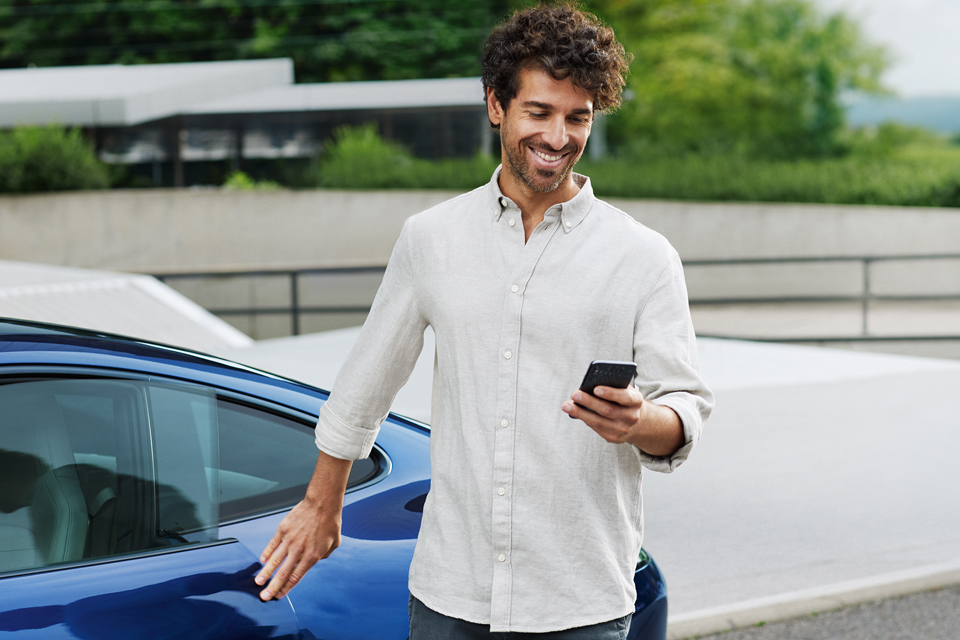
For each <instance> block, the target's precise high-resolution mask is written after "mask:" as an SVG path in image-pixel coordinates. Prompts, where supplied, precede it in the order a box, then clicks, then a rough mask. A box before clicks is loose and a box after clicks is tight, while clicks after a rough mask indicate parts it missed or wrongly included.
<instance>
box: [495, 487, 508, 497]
mask: <svg viewBox="0 0 960 640" xmlns="http://www.w3.org/2000/svg"><path fill="white" fill-rule="evenodd" d="M506 492H507V490H506V489H504V488H503V487H500V488H499V489H497V495H498V496H502V495H503V494H505V493H506Z"/></svg>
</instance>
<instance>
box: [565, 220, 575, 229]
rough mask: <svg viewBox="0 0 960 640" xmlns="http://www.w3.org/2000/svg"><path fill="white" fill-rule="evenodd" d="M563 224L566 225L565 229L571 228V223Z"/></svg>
mask: <svg viewBox="0 0 960 640" xmlns="http://www.w3.org/2000/svg"><path fill="white" fill-rule="evenodd" d="M563 224H564V225H566V227H567V229H569V228H570V227H572V226H573V223H572V222H564V223H563Z"/></svg>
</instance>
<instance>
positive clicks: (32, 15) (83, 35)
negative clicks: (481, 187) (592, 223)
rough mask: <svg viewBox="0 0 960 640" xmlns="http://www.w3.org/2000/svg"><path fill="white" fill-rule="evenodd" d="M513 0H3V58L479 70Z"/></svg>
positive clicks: (346, 76) (386, 71)
mask: <svg viewBox="0 0 960 640" xmlns="http://www.w3.org/2000/svg"><path fill="white" fill-rule="evenodd" d="M510 6H511V3H510V1H509V0H452V1H451V0H0V66H3V67H24V66H27V65H28V64H34V65H37V66H58V65H75V64H112V63H123V64H133V63H149V62H190V61H206V60H236V59H245V58H268V57H290V58H293V60H294V65H295V68H296V76H297V80H298V81H300V82H317V81H330V80H334V81H336V80H378V79H403V78H437V77H450V76H466V75H478V74H479V72H480V66H479V60H478V58H479V54H480V51H481V47H482V44H483V41H484V39H485V38H486V36H487V34H488V33H489V32H490V29H491V27H492V26H493V25H494V24H495V23H496V22H497V21H498V20H499V19H500V18H502V17H503V15H504V14H506V13H507V12H508V10H509V7H510Z"/></svg>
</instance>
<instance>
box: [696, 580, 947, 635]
mask: <svg viewBox="0 0 960 640" xmlns="http://www.w3.org/2000/svg"><path fill="white" fill-rule="evenodd" d="M957 638H960V586H957V587H951V588H946V589H940V590H937V591H933V592H925V593H918V594H914V595H909V596H904V597H901V598H891V599H889V600H880V601H877V602H869V603H865V604H861V605H857V606H855V607H847V608H845V609H841V610H839V611H828V612H825V613H820V614H818V615H809V616H804V617H802V618H796V619H794V620H787V621H784V622H775V623H770V624H764V625H762V626H755V627H750V628H747V629H739V630H736V631H728V632H725V633H718V634H714V635H710V636H701V640H957Z"/></svg>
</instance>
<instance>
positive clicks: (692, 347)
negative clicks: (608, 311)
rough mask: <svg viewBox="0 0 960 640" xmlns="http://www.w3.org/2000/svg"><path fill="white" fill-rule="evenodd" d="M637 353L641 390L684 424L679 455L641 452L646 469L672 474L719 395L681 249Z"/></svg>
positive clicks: (654, 300) (648, 305)
mask: <svg viewBox="0 0 960 640" xmlns="http://www.w3.org/2000/svg"><path fill="white" fill-rule="evenodd" d="M633 352H634V358H635V359H636V362H637V387H638V388H639V389H640V392H641V393H642V394H643V396H644V397H645V398H646V399H647V400H649V401H651V402H654V403H656V404H659V405H662V406H665V407H670V408H671V409H673V410H674V411H675V412H676V414H677V416H679V418H680V421H681V423H682V424H683V436H684V439H683V442H684V443H683V445H682V446H681V447H680V448H679V449H678V450H677V451H676V452H674V453H673V455H671V456H652V455H649V454H647V453H645V452H644V451H642V450H640V460H641V462H642V464H643V465H644V466H645V467H647V468H649V469H651V470H653V471H660V472H664V473H669V472H671V471H673V470H674V469H676V468H677V467H678V466H679V465H680V464H681V463H682V462H683V461H684V460H686V459H687V456H688V455H690V451H691V450H692V449H693V447H694V446H695V445H696V443H697V441H698V440H699V439H700V434H701V432H702V430H703V423H704V422H705V421H706V419H707V418H708V417H709V415H710V412H711V411H712V410H713V404H714V399H713V393H712V392H711V391H710V389H708V388H707V386H706V385H705V384H704V382H703V380H702V379H701V378H700V361H699V355H698V352H697V344H696V337H695V335H694V331H693V322H692V321H691V319H690V307H689V303H688V300H687V287H686V283H685V282H684V278H683V267H682V265H681V263H680V257H679V256H678V255H676V254H675V253H674V254H673V256H672V259H671V260H670V261H669V262H668V263H667V264H666V265H665V266H664V268H663V270H662V271H661V273H660V274H659V277H658V278H657V281H656V284H655V285H654V286H653V288H652V289H651V290H650V292H649V294H648V295H647V297H646V300H644V301H643V304H642V305H641V308H640V313H639V314H638V316H637V319H636V325H635V332H634V348H633Z"/></svg>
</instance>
